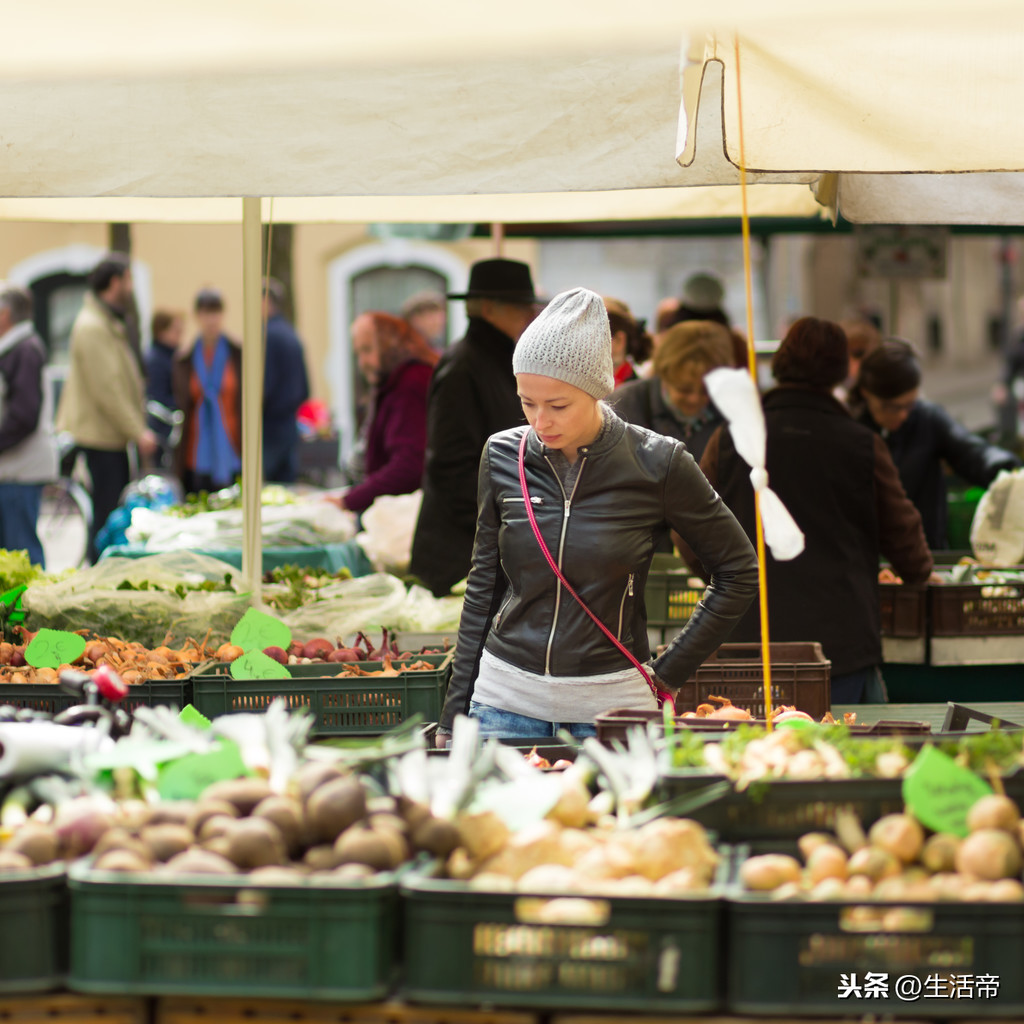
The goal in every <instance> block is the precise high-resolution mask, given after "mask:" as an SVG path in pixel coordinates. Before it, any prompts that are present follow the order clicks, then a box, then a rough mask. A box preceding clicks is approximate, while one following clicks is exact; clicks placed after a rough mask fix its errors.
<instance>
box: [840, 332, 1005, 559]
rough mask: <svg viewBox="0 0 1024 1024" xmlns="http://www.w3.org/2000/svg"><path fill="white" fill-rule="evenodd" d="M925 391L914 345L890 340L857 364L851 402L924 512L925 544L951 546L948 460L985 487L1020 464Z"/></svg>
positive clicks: (965, 476) (956, 470)
mask: <svg viewBox="0 0 1024 1024" xmlns="http://www.w3.org/2000/svg"><path fill="white" fill-rule="evenodd" d="M920 389H921V366H920V363H919V362H918V360H917V355H916V354H915V352H914V350H913V348H911V346H910V345H908V344H907V342H905V341H900V340H898V339H896V338H888V339H886V340H885V341H883V342H882V343H881V344H880V345H879V346H878V347H877V348H875V349H873V350H872V351H871V352H870V353H869V354H868V355H867V356H866V357H865V358H864V361H863V362H862V363H861V364H860V370H859V372H858V374H857V382H856V384H855V386H854V389H853V391H852V392H851V394H850V401H849V404H850V411H851V412H852V413H853V415H854V417H855V418H856V419H857V420H859V421H860V422H861V423H863V424H864V425H865V426H868V427H870V428H871V429H872V430H874V431H875V432H876V433H878V434H881V436H882V438H883V439H884V440H885V443H886V445H887V446H888V448H889V452H890V454H891V455H892V460H893V462H895V463H896V468H897V469H898V470H899V474H900V482H901V483H902V484H903V488H904V490H905V491H906V492H907V497H908V498H910V500H911V501H912V502H913V503H914V505H915V506H916V507H917V510H918V512H920V513H921V521H922V522H923V524H924V533H925V537H926V538H927V539H928V546H929V547H930V548H932V549H933V550H942V549H943V548H946V547H948V546H949V544H948V539H947V536H946V512H947V496H946V471H945V467H944V465H943V463H946V464H948V465H949V467H950V468H951V469H952V470H953V472H954V473H956V474H957V475H958V476H960V477H962V478H963V479H964V480H966V481H967V482H968V483H969V484H974V485H975V486H977V487H988V486H989V484H991V483H992V481H993V480H995V478H996V476H997V475H998V473H999V471H1000V470H1001V469H1016V468H1018V467H1019V466H1020V459H1018V458H1017V456H1016V455H1014V454H1013V453H1012V452H1008V451H1006V450H1005V449H1003V448H999V447H997V446H996V445H994V444H989V443H988V442H987V441H985V440H984V438H981V437H978V435H977V434H972V433H971V432H970V431H969V430H968V429H967V428H966V427H964V426H961V424H959V423H957V422H956V420H954V419H953V417H952V416H950V415H949V413H948V412H946V410H945V409H943V408H942V406H941V405H936V404H935V403H934V402H929V401H927V400H925V399H924V398H921V395H920Z"/></svg>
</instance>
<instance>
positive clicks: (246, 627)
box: [231, 608, 292, 651]
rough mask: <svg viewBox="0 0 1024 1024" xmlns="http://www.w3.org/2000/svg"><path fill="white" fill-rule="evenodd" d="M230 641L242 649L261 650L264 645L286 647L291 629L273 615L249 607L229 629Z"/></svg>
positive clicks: (289, 641) (290, 636)
mask: <svg viewBox="0 0 1024 1024" xmlns="http://www.w3.org/2000/svg"><path fill="white" fill-rule="evenodd" d="M231 642H232V643H233V644H234V645H235V646H236V647H241V648H242V650H243V651H261V650H263V648H264V647H283V648H284V649H285V650H287V649H288V645H289V644H290V643H291V642H292V631H291V630H290V629H289V628H288V627H287V626H286V625H285V624H284V623H283V622H280V621H279V620H278V619H275V618H274V616H273V615H267V613H266V612H260V611H257V610H256V609H255V608H250V609H249V610H248V611H247V612H246V613H245V614H244V615H243V616H242V617H241V618H240V619H239V620H238V625H237V626H235V628H234V629H233V630H232V631H231Z"/></svg>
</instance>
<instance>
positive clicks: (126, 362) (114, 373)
mask: <svg viewBox="0 0 1024 1024" xmlns="http://www.w3.org/2000/svg"><path fill="white" fill-rule="evenodd" d="M89 289H90V290H89V291H88V292H87V293H86V296H85V301H84V302H83V303H82V308H81V310H80V311H79V313H78V316H77V317H76V318H75V323H74V325H73V326H72V328H71V344H70V365H69V366H68V376H67V381H66V383H65V384H64V388H63V391H62V392H61V396H60V406H59V408H58V411H57V428H58V430H62V431H67V433H69V434H70V435H71V437H72V438H73V439H74V442H75V445H76V446H77V447H78V448H79V449H81V451H82V452H83V453H84V455H85V461H86V465H87V466H88V467H89V476H90V477H91V478H92V503H93V521H92V526H91V527H90V530H89V558H90V560H91V561H95V560H96V555H97V552H96V547H95V541H96V534H97V533H98V532H99V530H100V529H101V528H102V527H103V524H104V523H105V522H106V521H107V516H109V515H110V513H111V512H113V511H114V509H115V508H117V506H118V504H119V502H120V500H121V492H122V491H123V490H124V489H125V487H127V486H128V483H129V481H130V480H131V471H130V469H129V463H128V445H130V444H135V445H137V446H138V450H139V455H140V457H142V458H146V457H148V456H150V455H152V454H153V452H154V451H155V450H156V444H157V442H156V438H155V436H154V435H153V433H152V431H150V430H149V429H147V427H146V420H145V415H144V413H143V405H144V401H145V397H144V396H145V392H144V389H143V383H142V372H141V370H140V368H139V363H138V360H137V359H136V357H135V353H134V352H133V351H132V348H131V343H130V342H129V340H128V330H127V327H126V325H125V312H126V310H127V309H128V308H129V305H130V302H131V295H132V272H131V264H130V262H129V260H128V257H127V256H125V255H123V254H122V253H108V254H107V255H106V256H104V257H103V259H101V260H100V262H99V263H98V264H97V265H96V266H95V267H94V268H93V271H92V273H91V274H90V275H89Z"/></svg>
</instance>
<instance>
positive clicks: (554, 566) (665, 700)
mask: <svg viewBox="0 0 1024 1024" xmlns="http://www.w3.org/2000/svg"><path fill="white" fill-rule="evenodd" d="M529 436H530V431H529V429H527V430H526V431H525V432H524V433H523V439H522V441H520V442H519V486H520V487H521V488H522V491H523V502H524V504H525V505H526V517H527V519H529V520H530V526H531V528H532V529H533V535H534V537H536V538H537V543H538V544H539V545H540V549H541V551H542V552H543V554H544V557H545V559H547V563H548V565H549V566H551V571H552V572H553V573H554V574H555V576H557V577H558V581H559V583H561V584H562V586H563V587H565V589H566V590H567V591H569V593H570V594H571V595H572V596H573V598H574V599H575V601H576V603H577V604H578V605H579V606H580V607H581V608H582V609H583V610H584V611H585V612H586V613H587V615H588V616H589V617H590V618H591V620H592V621H593V622H594V623H595V624H596V626H597V628H598V629H600V630H601V632H602V633H604V635H605V636H606V637H608V639H609V640H611V642H612V643H613V644H615V646H616V647H617V648H618V649H619V650H620V651H621V652H622V653H623V654H624V655H625V656H626V658H627V659H628V660H629V663H630V664H631V665H632V666H633V667H634V668H635V669H636V670H637V671H638V672H639V673H640V675H642V676H643V678H644V682H645V683H647V685H648V686H649V687H650V688H651V693H653V694H654V699H655V700H656V701H657V702H658V707H659V708H660V707H662V706H663V705H665V704H668V705H669V707H670V708H672V709H673V710H675V704H674V702H673V700H672V694H670V693H668V692H667V691H665V690H663V689H661V687H660V686H658V684H657V683H655V681H654V680H653V679H652V678H651V676H650V675H649V673H648V672H647V670H646V669H645V668H644V667H643V665H641V664H640V662H639V661H637V659H636V658H635V657H634V656H633V654H632V652H631V651H630V650H629V649H628V648H626V647H625V646H624V645H623V644H622V643H620V641H619V638H618V637H617V636H616V635H615V634H614V633H613V632H612V631H611V630H610V629H609V628H608V627H607V626H606V625H605V624H604V623H603V622H602V621H601V620H600V619H599V618H598V617H597V616H596V615H595V614H594V613H593V612H592V611H591V610H590V609H589V608H588V607H587V605H586V603H585V602H584V600H583V598H582V597H580V595H579V594H577V593H576V591H575V590H573V588H572V586H571V585H570V583H569V581H568V580H567V579H566V578H565V576H564V575H562V570H561V569H559V568H558V563H557V562H555V560H554V559H553V558H552V557H551V552H550V550H549V549H548V546H547V544H545V543H544V538H543V537H542V536H541V534H540V529H539V528H538V526H537V517H536V516H535V515H534V514H533V502H532V501H531V500H530V492H529V490H528V489H527V486H526V441H527V438H528V437H529Z"/></svg>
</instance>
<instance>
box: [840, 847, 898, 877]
mask: <svg viewBox="0 0 1024 1024" xmlns="http://www.w3.org/2000/svg"><path fill="white" fill-rule="evenodd" d="M847 871H848V872H849V873H850V874H851V875H865V876H866V877H867V878H869V879H871V881H872V882H873V883H874V882H879V881H880V880H881V879H883V878H891V877H893V876H894V875H898V874H899V873H900V861H899V859H898V858H897V857H896V856H895V855H894V854H892V853H889V852H888V851H887V850H883V849H881V848H879V847H877V846H865V847H864V848H863V849H861V850H858V851H857V852H856V853H855V854H853V855H852V856H851V857H850V859H849V861H848V862H847Z"/></svg>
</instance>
